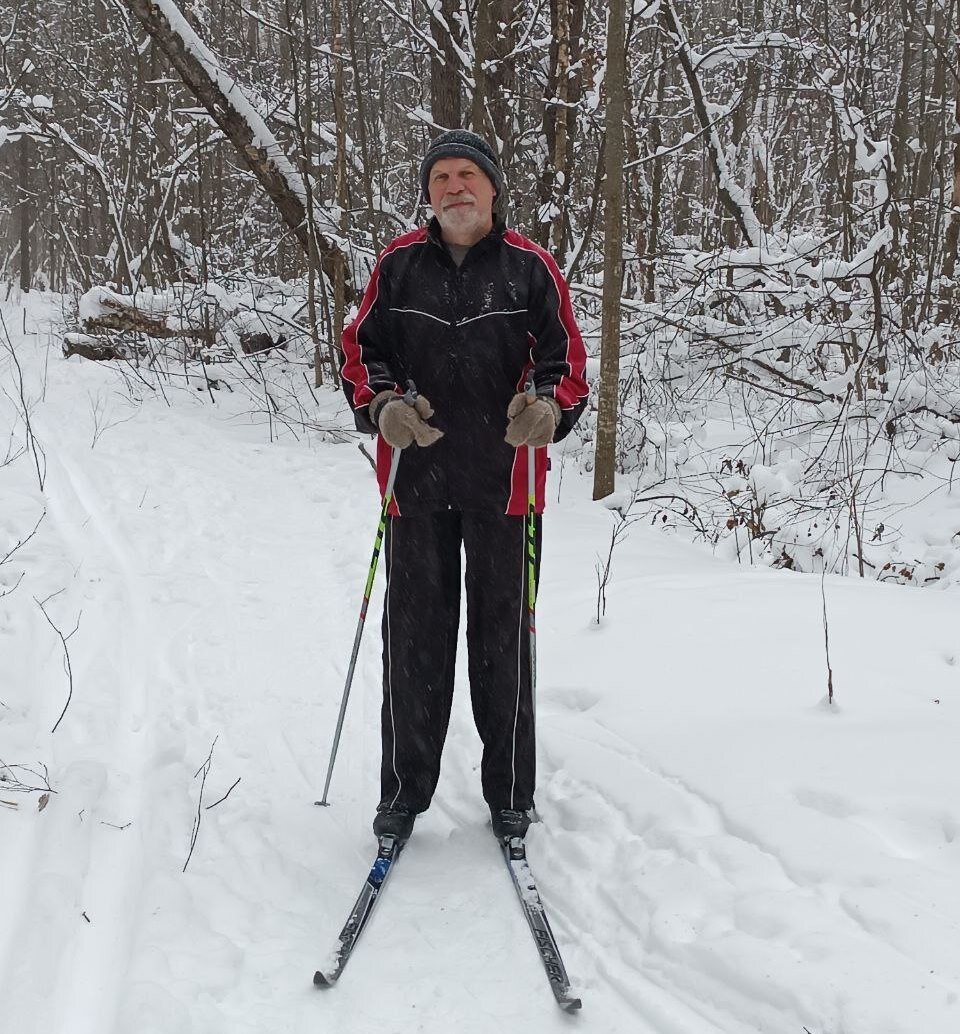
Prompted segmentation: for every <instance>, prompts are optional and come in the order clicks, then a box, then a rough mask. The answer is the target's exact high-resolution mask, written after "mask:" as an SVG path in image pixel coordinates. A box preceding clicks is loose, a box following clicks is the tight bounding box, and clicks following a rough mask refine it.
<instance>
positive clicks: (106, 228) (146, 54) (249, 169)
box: [0, 0, 960, 586]
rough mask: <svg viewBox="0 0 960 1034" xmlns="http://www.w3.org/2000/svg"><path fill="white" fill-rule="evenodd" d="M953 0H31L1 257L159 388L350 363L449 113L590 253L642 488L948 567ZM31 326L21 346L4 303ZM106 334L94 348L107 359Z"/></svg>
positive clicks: (787, 557)
mask: <svg viewBox="0 0 960 1034" xmlns="http://www.w3.org/2000/svg"><path fill="white" fill-rule="evenodd" d="M958 17H960V12H958V4H957V2H956V0H841V2H835V3H828V2H825V0H804V2H803V3H787V2H783V0H734V2H732V3H730V2H727V3H718V2H715V0H635V2H634V3H633V5H632V7H631V6H629V5H626V6H625V5H624V3H623V2H622V0H616V2H613V3H609V4H598V3H587V2H577V0H549V2H544V0H493V2H487V3H483V2H478V0H403V2H401V0H377V2H375V3H373V2H368V0H327V2H324V3H316V2H314V0H282V2H281V0H248V2H246V3H243V2H238V3H230V2H225V0H218V2H208V0H199V2H194V3H189V4H187V3H182V2H181V3H179V4H178V3H177V2H176V0H157V2H153V3H151V2H150V0H81V2H79V3H71V4H68V3H63V2H62V0H14V2H13V4H12V6H10V5H9V4H8V5H7V6H6V8H5V10H4V11H3V13H2V14H0V290H3V291H4V292H5V294H6V296H7V297H8V298H9V297H10V295H11V292H14V291H19V292H21V293H25V292H30V291H44V292H53V293H54V294H56V295H57V296H58V298H59V300H60V303H61V305H62V311H63V317H64V333H63V342H62V344H63V352H64V354H65V355H79V356H81V357H83V358H85V359H86V360H101V361H105V362H109V363H112V364H116V365H117V366H119V367H120V368H121V369H122V370H123V376H124V377H125V379H126V383H127V384H128V385H130V390H131V391H132V392H134V393H136V392H154V391H158V390H160V391H163V390H168V389H170V390H172V389H173V388H176V387H178V386H179V387H185V386H191V385H192V384H193V383H194V382H195V381H196V380H197V379H198V378H199V379H200V380H201V383H202V387H203V390H204V391H205V392H206V394H207V395H208V396H209V398H210V401H211V402H215V397H216V391H217V390H224V389H227V390H237V389H239V390H243V391H247V392H248V393H249V394H250V398H251V405H252V406H255V407H259V408H260V409H261V410H262V411H263V412H264V413H266V414H267V415H268V417H269V419H270V421H271V422H272V423H273V422H275V423H276V425H277V426H280V425H283V426H285V427H287V428H292V429H295V430H296V431H297V432H298V433H305V434H310V433H319V434H322V435H333V436H337V435H341V436H343V435H344V434H345V433H346V432H344V431H343V429H342V428H339V429H337V428H331V427H327V426H319V425H318V424H317V423H316V421H315V420H314V419H313V418H312V415H311V414H312V408H313V407H312V404H311V403H312V400H311V393H315V392H316V391H320V390H324V391H329V390H333V391H336V390H337V378H338V372H337V367H338V349H339V339H340V333H341V329H342V327H343V323H344V320H345V319H347V318H349V315H350V312H351V309H352V307H354V306H355V305H356V303H357V301H358V298H359V294H360V293H361V292H362V290H363V287H364V284H365V282H366V279H367V276H368V274H369V272H370V269H371V267H372V263H373V261H374V259H375V257H376V255H377V253H378V252H379V251H380V250H381V249H382V248H383V247H384V246H385V245H386V244H387V243H388V242H389V241H390V240H391V239H392V238H393V237H395V236H396V235H398V234H399V233H401V232H404V231H406V230H407V229H409V228H411V227H412V226H416V225H419V224H420V223H421V222H422V221H423V220H424V219H425V218H426V217H428V216H429V211H428V210H427V208H426V206H424V205H423V203H422V201H421V199H420V197H419V196H418V194H419V189H418V179H417V172H418V168H419V162H420V159H421V157H422V155H423V153H424V150H425V149H426V147H427V145H428V143H429V141H430V140H431V139H432V138H433V137H434V136H436V135H437V134H438V133H439V132H440V131H441V130H442V129H444V128H449V127H465V128H469V129H472V130H474V131H476V132H478V133H480V134H481V135H483V136H484V137H485V138H486V139H487V140H489V141H490V143H491V145H492V146H493V147H494V149H495V150H496V152H497V154H498V156H499V161H500V164H501V166H502V168H503V170H504V175H505V180H506V184H507V188H508V191H509V200H510V215H509V222H510V224H511V225H513V226H515V227H516V228H517V229H519V230H520V231H521V232H523V233H525V234H526V235H527V236H529V237H531V238H532V239H534V240H535V241H537V243H539V244H540V245H541V246H543V247H544V248H548V249H549V250H550V251H551V252H552V254H553V255H554V257H555V258H556V260H557V262H558V263H559V265H560V267H561V269H562V270H563V271H564V273H565V275H566V277H567V279H568V281H569V283H570V286H571V291H572V294H573V297H574V303H575V307H576V311H577V317H578V320H579V323H580V326H581V329H582V331H583V334H584V337H585V340H586V342H587V346H588V352H589V354H590V356H591V360H590V371H589V372H590V374H591V377H592V383H593V393H592V397H591V403H590V411H589V414H588V416H587V418H586V419H584V420H583V421H581V424H580V427H579V428H578V432H577V434H578V436H579V437H578V438H577V440H576V442H575V443H574V445H573V447H572V448H570V449H568V452H567V454H565V462H572V463H576V464H578V465H579V467H580V468H581V469H582V470H583V471H585V472H587V473H590V474H591V476H593V477H594V479H595V487H594V494H595V497H598V498H604V499H605V500H606V503H607V505H608V507H609V508H610V509H611V512H612V514H613V520H614V526H613V531H612V541H611V550H612V548H613V544H614V543H615V542H616V541H617V538H616V537H617V535H618V534H619V533H620V532H622V531H623V530H624V529H625V528H626V527H627V525H629V524H630V523H631V522H633V521H637V520H644V521H647V522H656V523H657V524H659V525H661V526H662V527H664V528H665V529H668V530H671V531H674V532H675V533H678V534H681V535H684V536H688V537H692V538H694V539H696V540H701V541H705V542H707V543H710V544H711V545H712V546H713V547H714V548H715V549H716V550H717V551H718V552H719V553H720V554H721V555H724V556H728V557H731V558H735V559H737V560H739V561H740V562H741V563H765V564H772V565H774V566H777V567H782V568H788V569H792V570H799V571H808V572H809V571H824V570H828V571H837V572H846V573H850V574H853V575H856V576H859V577H864V578H871V579H877V580H881V581H898V582H902V583H906V584H912V585H939V586H944V585H948V584H951V583H953V582H955V581H956V580H957V574H958V572H960V561H958V556H957V548H958V546H960V531H958V529H957V526H956V524H955V522H954V523H951V521H950V518H949V514H948V513H947V512H946V509H948V508H946V509H945V507H944V502H943V501H944V499H946V498H947V497H948V496H949V495H950V494H951V491H952V484H953V477H954V473H955V470H956V464H957V461H958V460H960V407H958V399H960V356H958V336H957V316H956V301H955V293H956V282H957V272H956V256H957V250H958V237H960V128H958V119H960V43H958V32H957V21H958ZM5 347H6V348H7V349H8V350H10V349H12V344H11V342H10V337H9V334H7V335H6V345H5ZM76 361H79V360H76Z"/></svg>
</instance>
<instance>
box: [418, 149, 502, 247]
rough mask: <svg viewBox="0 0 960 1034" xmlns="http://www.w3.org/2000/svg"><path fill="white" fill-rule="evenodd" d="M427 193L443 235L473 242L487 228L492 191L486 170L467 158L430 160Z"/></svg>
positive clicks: (491, 216) (488, 228) (489, 226)
mask: <svg viewBox="0 0 960 1034" xmlns="http://www.w3.org/2000/svg"><path fill="white" fill-rule="evenodd" d="M429 193H430V207H431V208H432V209H433V211H434V214H435V215H436V217H437V219H438V220H439V221H440V226H441V227H442V228H443V230H444V231H445V236H449V237H451V238H453V237H456V238H474V240H472V241H471V243H475V242H476V241H477V240H479V239H480V238H481V237H483V236H485V235H486V234H487V233H489V232H490V229H491V227H492V226H493V199H494V198H495V197H496V191H495V190H494V189H493V184H492V183H491V182H490V180H489V179H488V178H487V175H486V173H485V172H484V171H483V170H482V169H481V168H480V166H479V165H477V164H476V163H475V162H472V161H470V159H469V158H441V159H440V160H439V161H437V162H434V164H433V166H432V168H431V169H430V181H429ZM458 243H466V240H463V241H461V242H458Z"/></svg>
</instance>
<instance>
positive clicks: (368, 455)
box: [357, 442, 377, 474]
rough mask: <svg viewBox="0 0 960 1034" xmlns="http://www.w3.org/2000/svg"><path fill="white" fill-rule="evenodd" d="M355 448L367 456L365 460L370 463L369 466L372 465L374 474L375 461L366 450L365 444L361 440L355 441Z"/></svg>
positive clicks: (375, 470) (375, 469) (375, 468)
mask: <svg viewBox="0 0 960 1034" xmlns="http://www.w3.org/2000/svg"><path fill="white" fill-rule="evenodd" d="M357 448H358V449H359V450H360V451H361V452H362V453H363V454H364V456H366V457H367V462H368V463H369V464H370V466H371V467H373V472H374V474H376V472H377V461H376V460H375V459H374V458H373V457H372V456H371V455H370V453H369V452H367V449H366V446H365V445H364V444H363V442H357Z"/></svg>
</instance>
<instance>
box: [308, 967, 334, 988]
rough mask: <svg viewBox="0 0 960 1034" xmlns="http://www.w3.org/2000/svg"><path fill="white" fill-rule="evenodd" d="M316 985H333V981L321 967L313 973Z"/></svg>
mask: <svg viewBox="0 0 960 1034" xmlns="http://www.w3.org/2000/svg"><path fill="white" fill-rule="evenodd" d="M313 986H314V987H333V981H332V980H331V979H330V978H329V977H327V975H326V974H325V973H322V972H321V971H320V970H319V969H318V970H317V971H316V973H314V974H313Z"/></svg>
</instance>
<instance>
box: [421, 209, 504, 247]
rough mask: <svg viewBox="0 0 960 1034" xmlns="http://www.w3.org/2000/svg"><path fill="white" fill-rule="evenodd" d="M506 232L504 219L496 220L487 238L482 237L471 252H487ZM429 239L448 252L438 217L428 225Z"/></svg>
mask: <svg viewBox="0 0 960 1034" xmlns="http://www.w3.org/2000/svg"><path fill="white" fill-rule="evenodd" d="M506 232H507V224H506V223H505V222H504V221H503V219H494V223H493V229H492V230H491V231H490V232H489V233H488V234H487V235H486V237H481V238H480V240H478V241H477V243H476V244H474V245H473V247H472V248H471V249H470V250H471V251H472V250H473V249H474V248H479V249H481V250H483V251H485V250H486V249H487V248H488V247H490V245H491V243H494V242H496V241H499V240H502V238H503V235H504V234H505V233H506ZM427 238H428V239H429V240H431V241H432V242H433V243H434V244H437V245H439V246H440V247H441V248H443V250H444V251H446V250H447V249H446V247H445V246H444V243H443V236H442V233H441V229H440V220H439V219H438V218H437V217H436V216H434V217H433V218H432V219H431V220H430V222H429V223H427Z"/></svg>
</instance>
